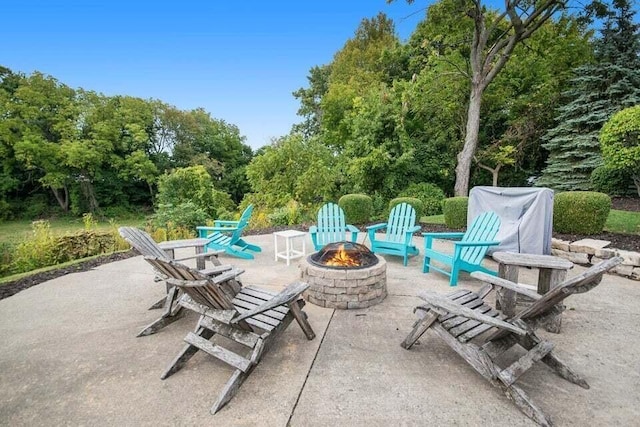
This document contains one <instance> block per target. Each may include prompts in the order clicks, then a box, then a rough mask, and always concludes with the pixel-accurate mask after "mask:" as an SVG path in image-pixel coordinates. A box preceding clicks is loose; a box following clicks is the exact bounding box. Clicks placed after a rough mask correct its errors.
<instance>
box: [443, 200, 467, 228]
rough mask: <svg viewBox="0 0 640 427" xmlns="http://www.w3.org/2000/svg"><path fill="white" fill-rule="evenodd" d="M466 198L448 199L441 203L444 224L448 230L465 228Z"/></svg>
mask: <svg viewBox="0 0 640 427" xmlns="http://www.w3.org/2000/svg"><path fill="white" fill-rule="evenodd" d="M468 206H469V198H468V197H450V198H448V199H444V201H443V202H442V211H443V213H444V223H445V224H446V225H447V227H449V228H453V229H460V228H464V227H466V226H467V208H468Z"/></svg>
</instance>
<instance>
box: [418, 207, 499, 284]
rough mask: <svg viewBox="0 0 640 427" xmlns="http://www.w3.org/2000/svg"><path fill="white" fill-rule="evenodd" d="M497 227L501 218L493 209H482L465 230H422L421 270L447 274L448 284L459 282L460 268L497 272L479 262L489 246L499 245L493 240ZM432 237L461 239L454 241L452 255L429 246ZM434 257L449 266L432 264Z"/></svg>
mask: <svg viewBox="0 0 640 427" xmlns="http://www.w3.org/2000/svg"><path fill="white" fill-rule="evenodd" d="M499 229H500V217H498V215H496V214H495V213H494V212H484V213H482V214H480V215H478V216H477V217H476V218H475V219H474V220H473V223H472V224H471V227H469V229H468V230H467V231H466V232H465V233H422V235H423V236H424V264H423V267H422V272H423V273H428V272H429V269H431V268H433V269H434V270H436V271H439V272H441V273H443V274H446V275H447V276H449V284H450V285H451V286H456V285H457V284H458V275H459V273H460V272H461V271H467V272H469V273H471V272H473V271H482V272H485V273H487V274H493V275H494V276H495V275H496V274H497V273H496V272H495V271H491V270H489V269H487V268H485V267H483V266H482V265H481V263H482V260H483V259H484V256H485V254H486V253H487V250H488V249H489V247H490V246H494V245H499V244H500V242H496V241H493V239H495V237H496V234H498V230H499ZM434 239H460V241H458V242H453V244H454V250H453V255H447V254H444V253H442V252H438V251H436V250H435V249H433V248H432V245H433V240H434ZM432 260H435V261H438V262H440V263H442V264H446V265H448V266H449V267H450V268H451V271H447V270H445V269H443V268H440V267H436V266H434V265H432V264H431V261H432Z"/></svg>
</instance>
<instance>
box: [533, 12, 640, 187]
mask: <svg viewBox="0 0 640 427" xmlns="http://www.w3.org/2000/svg"><path fill="white" fill-rule="evenodd" d="M634 13H635V12H634V10H633V8H632V5H631V3H630V2H629V1H628V0H614V1H613V3H612V5H611V7H609V8H607V9H605V11H604V15H605V21H604V28H603V29H602V34H601V37H600V38H599V39H598V40H596V42H595V63H592V64H587V65H584V66H582V67H579V68H577V69H576V70H575V77H574V78H573V80H572V89H571V90H569V91H568V92H567V93H565V99H566V103H565V104H564V105H562V106H561V107H560V108H559V109H558V115H557V119H556V122H557V125H556V126H555V127H554V128H553V129H551V130H549V132H548V133H547V134H546V135H545V139H546V141H547V142H546V144H544V147H545V148H546V149H547V150H549V158H548V161H547V167H546V168H545V169H544V171H543V175H542V177H541V178H540V179H539V180H538V182H537V183H536V184H537V185H540V186H548V187H551V188H555V189H558V190H589V189H591V183H590V176H591V173H592V171H593V170H594V169H595V168H596V167H598V166H600V165H601V164H602V156H601V154H600V143H599V140H598V136H599V133H600V130H601V129H602V126H603V125H604V123H605V122H606V121H607V120H608V119H609V118H610V117H611V116H612V115H613V114H614V113H616V112H617V111H620V110H622V109H623V108H626V107H631V106H634V105H637V104H640V56H639V52H640V33H639V32H638V30H639V28H640V25H638V24H635V23H634V22H633V17H634Z"/></svg>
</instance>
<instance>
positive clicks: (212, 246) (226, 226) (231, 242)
mask: <svg viewBox="0 0 640 427" xmlns="http://www.w3.org/2000/svg"><path fill="white" fill-rule="evenodd" d="M252 212H253V205H249V206H248V207H247V208H246V209H245V210H244V212H242V216H241V217H240V220H238V221H223V220H215V221H214V222H213V227H209V226H200V227H196V229H197V230H198V236H199V237H202V238H205V239H208V240H209V241H208V242H207V244H206V245H205V250H206V251H218V250H224V251H225V252H226V253H228V254H229V255H232V256H236V257H238V258H244V259H253V254H252V253H250V252H247V251H253V252H262V249H261V248H260V246H257V245H252V244H250V243H247V242H246V241H244V239H242V232H243V231H244V229H245V228H246V227H247V225H249V218H251V213H252Z"/></svg>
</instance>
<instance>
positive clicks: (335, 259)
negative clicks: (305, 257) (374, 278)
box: [325, 245, 360, 267]
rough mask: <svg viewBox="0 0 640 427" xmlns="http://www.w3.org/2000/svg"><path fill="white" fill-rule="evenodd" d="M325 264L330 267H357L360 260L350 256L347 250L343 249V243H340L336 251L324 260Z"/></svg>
mask: <svg viewBox="0 0 640 427" xmlns="http://www.w3.org/2000/svg"><path fill="white" fill-rule="evenodd" d="M325 265H328V266H331V267H359V266H360V261H359V260H358V259H357V258H355V257H353V256H351V254H349V252H347V251H345V250H344V245H340V248H339V249H338V250H337V251H336V253H335V254H333V256H332V257H331V258H329V259H328V260H326V261H325Z"/></svg>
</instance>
